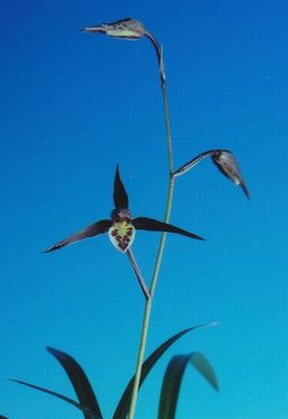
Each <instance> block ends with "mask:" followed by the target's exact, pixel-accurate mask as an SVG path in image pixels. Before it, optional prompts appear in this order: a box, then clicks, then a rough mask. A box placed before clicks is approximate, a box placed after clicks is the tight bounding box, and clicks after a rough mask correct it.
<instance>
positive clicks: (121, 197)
mask: <svg viewBox="0 0 288 419" xmlns="http://www.w3.org/2000/svg"><path fill="white" fill-rule="evenodd" d="M113 199H114V205H115V208H116V209H117V210H121V209H126V208H128V205H129V200H128V195H127V193H126V191H125V187H124V185H123V183H122V180H121V178H120V172H119V166H117V167H116V172H115V179H114V192H113Z"/></svg>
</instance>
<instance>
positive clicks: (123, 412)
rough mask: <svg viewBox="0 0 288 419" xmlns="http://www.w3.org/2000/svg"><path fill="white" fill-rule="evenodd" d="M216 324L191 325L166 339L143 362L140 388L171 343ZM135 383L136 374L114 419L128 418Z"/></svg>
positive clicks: (119, 404) (122, 398) (120, 402)
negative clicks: (193, 331) (187, 334)
mask: <svg viewBox="0 0 288 419" xmlns="http://www.w3.org/2000/svg"><path fill="white" fill-rule="evenodd" d="M215 325H217V323H216V322H212V323H207V324H203V325H199V326H194V327H189V328H188V329H185V330H182V331H181V332H179V333H177V334H176V335H174V336H172V337H171V338H169V339H168V340H166V341H165V342H164V343H162V345H160V346H159V347H158V348H157V349H156V350H155V351H154V352H153V353H152V354H151V355H150V356H149V357H148V358H147V359H146V361H145V362H144V363H143V366H142V372H141V379H140V384H139V388H140V387H141V385H142V384H143V382H144V380H145V379H146V377H147V375H148V374H149V372H150V371H151V370H152V368H153V367H154V365H155V364H156V363H157V361H158V360H159V358H160V357H161V356H162V355H163V354H164V353H165V352H166V351H167V349H169V348H170V346H171V345H173V343H175V342H176V341H177V340H178V339H180V338H181V337H182V336H183V335H185V334H186V333H188V332H190V331H192V330H196V329H201V328H204V327H210V326H215ZM133 383H134V376H133V377H132V379H131V380H130V382H129V384H128V385H127V387H126V389H125V391H124V393H123V394H122V397H121V399H120V401H119V403H118V406H117V408H116V410H115V413H114V415H113V419H126V416H127V414H128V411H129V406H130V401H131V395H132V389H133Z"/></svg>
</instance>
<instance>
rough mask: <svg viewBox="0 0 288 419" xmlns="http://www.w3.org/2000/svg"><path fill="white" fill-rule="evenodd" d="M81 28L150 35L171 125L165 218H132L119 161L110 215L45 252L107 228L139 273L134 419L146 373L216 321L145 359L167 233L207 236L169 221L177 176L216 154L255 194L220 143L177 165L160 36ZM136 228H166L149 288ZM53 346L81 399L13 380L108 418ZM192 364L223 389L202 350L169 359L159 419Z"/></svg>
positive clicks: (121, 28)
mask: <svg viewBox="0 0 288 419" xmlns="http://www.w3.org/2000/svg"><path fill="white" fill-rule="evenodd" d="M82 31H83V32H86V33H96V34H97V33H100V34H105V35H108V36H112V37H115V38H119V39H128V40H135V39H136V40H137V39H141V38H144V37H146V38H148V39H149V41H151V42H152V44H153V47H154V48H155V51H156V55H157V59H158V64H159V72H160V86H161V92H162V99H163V111H164V119H165V127H166V136H167V151H168V163H169V172H168V175H169V184H168V190H167V203H166V210H165V216H164V221H158V220H155V219H153V218H147V217H137V218H133V217H132V214H131V211H130V209H129V199H128V195H127V192H126V190H125V187H124V184H123V182H122V180H121V177H120V172H119V167H118V166H117V168H116V172H115V178H114V192H113V199H114V206H115V208H114V209H113V211H112V213H111V219H104V220H99V221H97V222H95V223H93V224H91V225H89V226H88V227H86V228H84V229H83V230H80V231H78V232H76V233H74V234H72V235H71V236H69V237H67V238H66V239H64V240H62V241H60V242H57V243H56V244H54V245H53V246H51V247H49V248H48V249H46V250H44V252H45V253H49V252H52V251H55V250H58V249H61V248H63V247H65V246H68V245H70V244H72V243H75V242H77V241H80V240H83V239H86V238H89V237H94V236H97V235H100V234H103V233H108V236H109V238H110V240H111V242H112V244H113V246H114V247H115V248H116V249H117V250H118V251H120V252H122V253H127V255H128V257H129V259H130V262H131V264H132V267H133V269H134V272H135V273H136V276H137V279H138V281H139V283H140V286H141V289H142V291H143V293H144V295H145V307H144V313H143V321H142V329H141V336H140V341H139V348H138V355H137V363H136V368H135V375H134V376H133V377H132V379H131V381H130V382H129V384H128V386H127V387H126V389H125V391H124V393H123V395H122V397H121V399H120V401H119V404H118V406H117V408H116V410H115V413H114V415H113V419H126V418H127V417H128V418H129V419H133V418H134V416H135V410H136V401H137V395H138V391H139V389H140V387H141V385H142V383H143V381H144V380H145V378H146V376H147V375H148V373H149V372H150V371H151V369H152V368H153V366H154V365H155V363H156V362H157V361H158V359H159V358H160V357H161V356H162V354H163V353H164V352H165V351H166V350H167V349H168V348H169V347H170V346H171V345H172V344H173V343H174V342H176V341H177V340H178V339H179V338H180V337H181V336H183V335H184V334H186V333H187V332H188V331H190V330H192V329H195V328H199V327H203V326H211V325H214V324H215V322H214V323H210V324H206V325H202V326H196V327H192V328H189V329H185V330H183V331H181V332H179V333H178V334H176V335H174V336H172V337H171V338H169V339H168V340H167V341H165V342H164V343H163V344H162V345H160V346H159V347H158V348H157V349H156V350H155V351H154V352H153V353H152V354H151V355H150V356H149V357H148V358H147V359H146V361H144V357H145V348H146V342H147V337H148V330H149V323H150V318H151V311H152V301H153V297H154V292H155V288H156V284H157V279H158V275H159V270H160V265H161V261H162V256H163V252H164V247H165V241H166V233H176V234H180V235H183V236H187V237H190V238H193V239H198V240H204V239H202V237H200V236H198V235H196V234H194V233H191V232H189V231H187V230H183V229H181V228H179V227H176V226H174V225H171V224H170V223H169V219H170V214H171V209H172V200H173V193H174V187H175V181H176V179H177V178H178V177H179V176H182V175H184V174H185V173H186V172H188V171H189V170H191V169H192V168H194V167H195V166H196V165H197V164H198V163H200V162H201V161H203V160H204V159H206V158H207V157H211V159H212V161H213V163H214V164H215V165H216V167H217V168H218V169H219V170H220V172H221V173H223V174H224V175H225V176H226V177H227V178H229V179H230V180H231V181H232V182H233V183H234V184H235V185H238V186H240V187H241V188H242V190H243V191H244V193H245V195H246V196H247V198H249V197H250V194H249V191H248V188H247V186H246V183H245V181H244V178H243V176H242V174H241V172H240V168H239V165H238V163H237V160H236V158H235V157H234V155H233V153H232V152H231V151H230V150H228V149H222V148H219V149H213V150H208V151H205V152H202V153H200V154H198V155H197V156H196V157H194V158H193V159H192V160H189V161H188V162H186V163H185V164H183V165H182V166H181V167H179V168H178V169H177V170H174V166H173V152H172V135H171V128H170V115H169V107H168V96H167V84H166V73H165V67H164V59H163V51H162V47H161V46H160V44H159V42H158V41H157V39H156V38H155V37H154V36H153V35H152V34H151V33H150V32H149V31H147V30H146V29H145V27H144V26H143V24H142V23H141V22H139V21H137V20H135V19H131V18H125V19H121V20H118V21H115V22H112V23H102V24H97V25H94V26H87V27H85V28H84V29H82ZM136 230H148V231H158V232H162V236H161V239H160V243H159V248H158V253H157V256H156V260H155V264H154V271H153V275H152V278H151V281H150V286H149V288H148V287H147V285H146V282H145V281H144V279H143V276H142V275H141V271H140V269H139V266H138V264H137V262H136V260H135V257H134V255H133V253H132V250H131V246H132V243H133V240H134V238H135V233H136ZM48 351H49V352H50V353H51V354H52V355H53V356H54V357H55V358H56V359H57V360H58V361H59V362H60V364H61V365H62V367H63V368H64V370H65V372H66V373H67V374H68V377H69V379H70V381H71V383H72V385H73V387H74V389H75V392H76V394H77V397H78V401H79V402H76V401H74V400H72V399H69V398H68V397H66V396H63V395H61V394H59V393H56V392H54V391H52V390H48V389H46V388H43V387H39V386H36V385H34V384H29V383H27V382H24V381H22V380H13V381H16V382H17V383H20V384H23V385H25V386H28V387H32V388H34V389H37V390H40V391H42V392H45V393H48V394H50V395H53V396H55V397H58V398H60V399H62V400H64V401H66V402H68V403H69V404H71V405H73V406H74V407H76V408H78V409H80V410H81V411H82V413H83V415H84V418H85V419H88V418H98V419H99V418H100V419H101V418H103V415H102V413H101V411H100V407H99V404H98V402H97V400H96V397H95V394H94V392H93V390H92V387H91V385H90V383H89V381H88V378H87V376H86V375H85V373H84V371H83V370H82V368H81V367H80V365H79V364H78V363H77V362H76V361H75V360H74V359H73V358H72V357H71V356H70V355H68V354H66V353H64V352H61V351H58V350H56V349H53V348H48ZM188 364H192V365H193V366H194V367H195V368H196V370H197V371H198V372H200V374H201V375H202V376H203V377H204V378H205V379H206V380H207V381H208V382H209V383H210V384H211V386H212V387H213V388H214V389H216V390H218V383H217V379H216V376H215V373H214V371H213V368H212V367H211V365H210V364H209V362H208V360H207V359H206V358H205V357H204V355H203V354H200V353H192V354H188V355H178V356H175V357H173V358H172V360H171V361H170V363H169V365H168V367H167V370H166V373H165V376H164V380H163V384H162V390H161V396H160V404H159V411H158V418H159V419H173V418H175V417H176V407H177V401H178V395H179V390H180V384H181V381H182V378H183V373H184V370H185V368H186V366H187V365H188Z"/></svg>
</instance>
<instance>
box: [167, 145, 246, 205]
mask: <svg viewBox="0 0 288 419" xmlns="http://www.w3.org/2000/svg"><path fill="white" fill-rule="evenodd" d="M208 156H210V157H211V159H212V161H213V163H214V164H215V165H216V167H218V169H219V170H220V172H221V173H223V175H225V176H226V177H227V178H228V179H230V180H231V181H232V182H233V183H234V184H235V185H237V186H240V187H241V188H242V189H243V191H244V193H245V195H246V196H247V198H250V194H249V191H248V188H247V186H246V184H245V182H244V179H243V176H242V175H241V172H240V168H239V165H238V163H237V161H236V159H235V157H234V156H233V154H232V152H231V151H230V150H227V149H217V150H208V151H205V152H204V153H201V154H198V156H196V157H194V159H192V160H190V161H188V162H187V163H185V164H184V165H183V166H181V167H180V168H179V169H178V170H176V171H175V172H174V173H173V175H174V176H180V175H183V174H184V173H185V172H187V171H188V170H190V169H192V168H193V167H194V166H196V164H198V163H200V162H201V161H202V160H203V159H205V158H206V157H208Z"/></svg>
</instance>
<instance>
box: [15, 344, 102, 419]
mask: <svg viewBox="0 0 288 419" xmlns="http://www.w3.org/2000/svg"><path fill="white" fill-rule="evenodd" d="M47 351H48V352H49V353H51V354H52V355H53V356H54V357H55V358H56V359H57V361H58V362H59V363H60V364H61V366H62V367H63V368H64V370H65V372H66V374H67V375H68V377H69V379H70V381H71V383H72V385H73V387H74V390H75V392H76V394H77V397H78V400H79V402H80V403H77V402H75V401H74V400H72V399H70V398H68V397H66V396H63V395H61V394H59V393H56V392H54V391H51V390H48V389H45V388H43V387H38V386H35V385H34V384H29V383H26V382H24V381H20V380H14V379H13V380H12V381H14V382H17V383H19V384H23V385H26V386H28V387H31V388H34V389H36V390H40V391H43V392H45V393H48V394H50V395H52V396H55V397H58V398H60V399H62V400H64V401H66V402H68V403H70V404H72V405H73V406H75V407H77V408H78V409H80V410H82V412H83V414H84V418H85V419H91V418H97V419H102V418H103V416H102V413H101V410H100V407H99V405H98V402H97V399H96V397H95V394H94V392H93V389H92V387H91V384H90V382H89V380H88V378H87V376H86V374H85V373H84V371H83V370H82V368H81V367H80V365H79V364H78V362H76V361H75V359H73V358H72V357H71V356H70V355H68V354H67V353H65V352H61V351H58V350H57V349H54V348H50V347H48V348H47Z"/></svg>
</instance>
